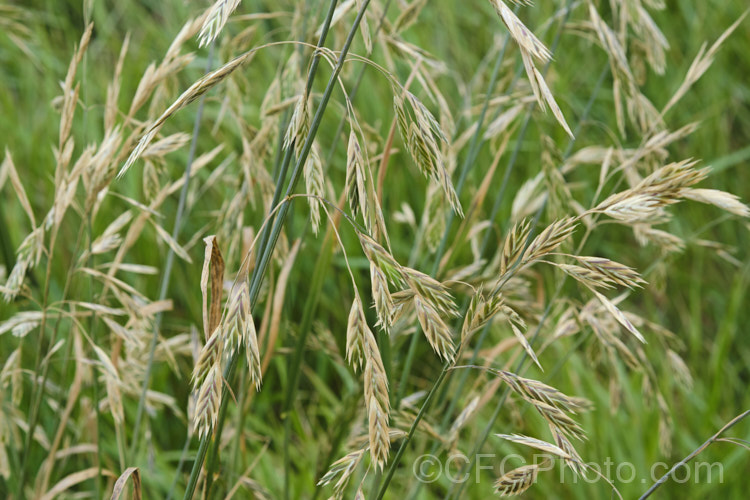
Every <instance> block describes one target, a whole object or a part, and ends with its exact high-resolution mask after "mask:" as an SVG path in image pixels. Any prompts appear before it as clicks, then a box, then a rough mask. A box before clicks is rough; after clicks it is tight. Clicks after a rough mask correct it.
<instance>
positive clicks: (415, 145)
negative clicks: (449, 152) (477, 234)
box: [393, 89, 463, 216]
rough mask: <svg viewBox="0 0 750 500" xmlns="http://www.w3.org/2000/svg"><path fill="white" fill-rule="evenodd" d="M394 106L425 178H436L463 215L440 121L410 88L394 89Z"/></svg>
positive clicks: (402, 136) (404, 139)
mask: <svg viewBox="0 0 750 500" xmlns="http://www.w3.org/2000/svg"><path fill="white" fill-rule="evenodd" d="M407 103H408V105H409V108H408V109H407V106H406V104H407ZM393 107H394V109H395V111H396V118H397V120H396V121H397V122H398V126H399V131H400V132H401V138H402V139H403V141H404V144H406V146H407V148H408V150H409V153H410V154H411V157H412V159H413V160H414V163H416V164H417V167H419V169H420V170H421V171H422V173H423V174H424V175H425V177H432V179H433V180H434V181H435V182H437V183H438V185H440V187H441V188H442V190H443V193H444V195H445V197H446V198H447V200H448V203H450V205H451V207H452V208H453V210H454V211H455V212H456V213H457V214H458V215H459V216H463V210H462V209H461V203H460V201H459V200H458V195H457V194H456V191H455V189H454V188H453V183H452V182H451V179H450V173H449V172H448V170H447V169H446V166H445V160H444V158H443V152H442V150H441V145H443V144H446V143H447V142H448V140H447V139H446V137H445V134H444V133H443V130H442V129H441V128H440V124H439V123H438V122H437V120H435V117H434V116H432V113H430V111H429V110H428V109H427V108H426V107H425V106H424V104H422V102H421V101H420V100H419V99H417V97H416V96H415V95H414V94H412V93H411V92H409V91H408V90H403V91H399V90H396V89H394V96H393ZM409 110H411V113H410V112H409ZM412 117H413V119H412Z"/></svg>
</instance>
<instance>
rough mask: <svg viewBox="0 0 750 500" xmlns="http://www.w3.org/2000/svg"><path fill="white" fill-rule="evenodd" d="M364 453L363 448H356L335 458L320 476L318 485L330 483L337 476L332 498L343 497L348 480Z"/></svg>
mask: <svg viewBox="0 0 750 500" xmlns="http://www.w3.org/2000/svg"><path fill="white" fill-rule="evenodd" d="M364 455H365V450H356V451H353V452H351V453H349V454H348V455H346V456H344V457H342V458H340V459H338V460H336V461H335V462H334V463H333V464H331V468H330V469H328V472H326V473H325V475H324V476H323V477H322V478H320V481H318V486H325V485H327V484H331V482H332V481H333V480H334V479H336V477H338V480H336V483H335V484H334V485H333V498H334V499H336V500H340V499H342V498H343V497H344V491H346V487H347V486H348V485H349V480H350V479H351V477H352V474H354V471H355V470H356V469H357V466H358V465H359V463H360V462H361V461H362V457H363V456H364Z"/></svg>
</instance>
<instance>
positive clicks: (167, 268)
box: [129, 42, 215, 460]
mask: <svg viewBox="0 0 750 500" xmlns="http://www.w3.org/2000/svg"><path fill="white" fill-rule="evenodd" d="M214 45H215V42H211V48H210V49H209V52H208V60H207V61H206V69H205V71H204V73H208V72H209V71H210V70H211V66H212V65H213V58H214ZM205 98H206V96H205V94H204V95H202V96H201V97H200V102H199V103H198V111H197V113H196V115H195V121H194V122H193V136H192V138H191V140H190V152H189V153H188V159H187V164H186V165H185V174H184V179H185V181H184V182H183V184H182V188H181V190H180V200H179V202H178V204H177V214H176V215H175V219H174V227H173V228H172V239H173V240H175V241H177V238H178V237H179V234H180V227H181V226H182V217H183V216H184V215H185V205H186V203H187V193H188V188H189V187H190V174H191V172H192V170H193V160H194V159H195V151H196V148H197V146H198V133H199V131H200V127H201V119H202V117H203V106H204V104H205ZM174 258H175V253H174V250H173V249H172V247H170V248H169V251H168V252H167V261H166V263H165V265H164V273H163V274H162V277H161V285H160V289H159V301H162V300H164V299H166V298H167V291H168V290H169V282H170V280H171V277H172V267H173V266H174ZM162 318H163V314H162V313H161V312H159V313H158V314H157V315H156V318H155V320H154V332H153V335H152V336H151V345H150V346H149V351H148V362H147V363H146V373H145V375H144V376H143V386H142V388H141V396H140V399H139V400H138V409H137V410H136V413H135V421H134V424H133V441H132V443H131V445H130V455H129V456H130V459H131V460H134V459H135V454H136V452H137V451H138V443H140V439H139V433H140V430H141V420H142V419H143V412H144V410H145V409H146V396H147V394H148V388H149V385H150V383H151V375H152V372H153V369H154V355H155V353H156V345H157V344H158V342H159V330H161V322H162Z"/></svg>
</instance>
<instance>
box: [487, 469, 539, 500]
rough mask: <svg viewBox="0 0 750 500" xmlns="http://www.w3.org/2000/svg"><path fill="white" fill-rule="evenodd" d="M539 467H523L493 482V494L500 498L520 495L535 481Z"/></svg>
mask: <svg viewBox="0 0 750 500" xmlns="http://www.w3.org/2000/svg"><path fill="white" fill-rule="evenodd" d="M537 474H539V466H538V465H535V464H532V465H524V466H522V467H518V468H517V469H513V470H512V471H510V472H508V473H506V474H504V475H503V476H502V477H500V478H499V479H498V480H497V481H495V493H497V494H498V495H500V496H501V497H509V496H514V495H520V494H521V493H523V492H524V491H526V490H528V489H529V488H530V487H531V485H532V484H534V482H535V481H536V477H537Z"/></svg>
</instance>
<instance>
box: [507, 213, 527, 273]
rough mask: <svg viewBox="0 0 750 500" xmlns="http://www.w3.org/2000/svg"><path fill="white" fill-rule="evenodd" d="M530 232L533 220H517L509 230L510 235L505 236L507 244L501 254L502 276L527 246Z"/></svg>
mask: <svg viewBox="0 0 750 500" xmlns="http://www.w3.org/2000/svg"><path fill="white" fill-rule="evenodd" d="M530 232H531V221H530V220H528V219H523V220H521V221H519V222H516V223H515V224H514V225H513V228H511V230H510V231H509V232H508V235H507V236H506V237H505V244H504V245H503V253H502V255H501V256H500V276H501V277H502V276H505V273H506V272H507V271H508V269H510V268H511V267H512V266H513V265H514V264H516V262H517V261H518V259H519V257H520V256H521V253H522V252H523V250H524V248H525V247H526V241H527V240H528V239H529V233H530Z"/></svg>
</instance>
